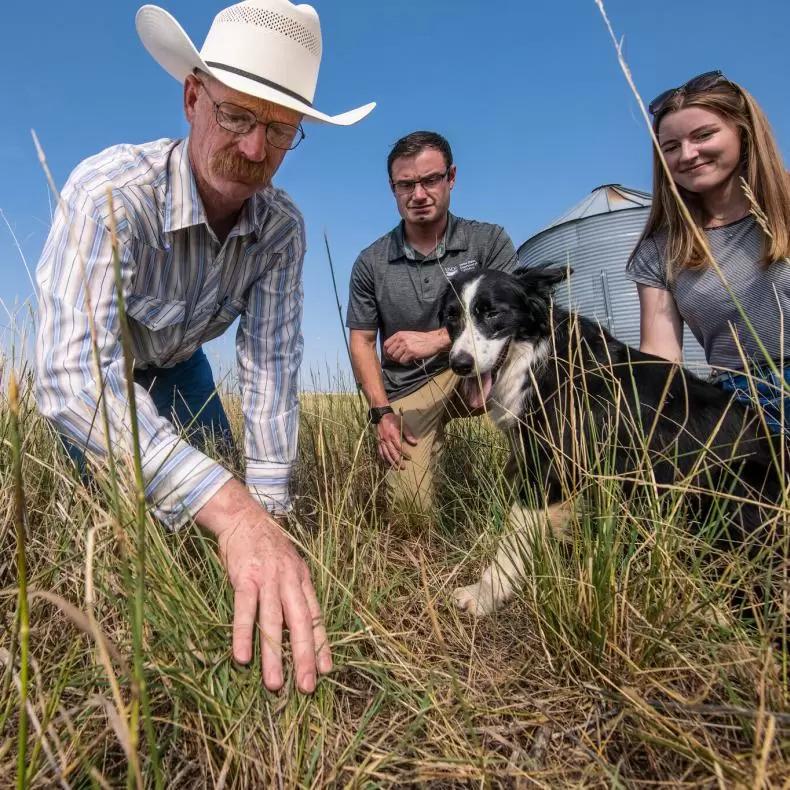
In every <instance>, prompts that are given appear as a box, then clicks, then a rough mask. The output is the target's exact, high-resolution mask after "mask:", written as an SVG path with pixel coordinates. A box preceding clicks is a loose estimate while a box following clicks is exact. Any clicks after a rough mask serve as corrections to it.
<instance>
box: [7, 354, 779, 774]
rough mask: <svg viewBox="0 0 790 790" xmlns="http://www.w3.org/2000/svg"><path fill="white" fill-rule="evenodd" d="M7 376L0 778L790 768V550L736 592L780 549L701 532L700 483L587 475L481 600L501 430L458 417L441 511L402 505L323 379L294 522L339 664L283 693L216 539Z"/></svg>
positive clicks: (352, 408)
mask: <svg viewBox="0 0 790 790" xmlns="http://www.w3.org/2000/svg"><path fill="white" fill-rule="evenodd" d="M9 372H10V364H8V363H6V365H5V369H4V370H3V394H2V396H1V397H2V401H0V786H3V787H6V786H11V785H12V784H13V783H15V782H16V781H17V779H18V772H19V765H20V764H24V766H25V769H24V770H25V778H26V780H27V782H29V785H30V786H32V787H72V788H78V787H79V788H82V787H120V786H132V787H134V786H136V785H137V784H138V783H140V782H142V783H143V784H144V785H145V786H147V787H154V786H157V785H159V786H165V787H173V788H175V787H190V788H192V787H225V788H231V787H234V788H251V787H286V788H290V787H387V786H392V785H408V786H418V787H423V786H424V787H532V786H538V787H579V786H584V787H660V786H668V787H670V786H671V787H695V788H697V787H721V788H724V787H772V788H780V787H788V776H790V759H789V757H790V704H789V695H788V653H787V622H786V620H787V597H788V585H787V567H786V565H787V563H786V562H785V568H784V570H783V571H782V572H781V573H780V576H781V578H778V579H777V578H774V579H773V580H772V587H771V593H770V595H769V596H768V599H767V600H765V601H764V602H763V603H762V604H761V605H758V606H755V607H752V609H751V610H750V611H749V612H747V613H744V612H742V611H741V612H733V611H732V600H733V599H732V595H731V591H732V590H733V589H736V588H738V589H751V587H752V586H753V584H754V583H759V582H765V578H764V577H765V572H764V567H765V566H764V565H763V564H762V563H761V561H760V559H759V558H757V559H750V558H749V557H747V556H746V555H745V554H743V553H739V552H737V551H734V552H723V551H719V550H717V549H715V548H712V547H711V544H710V542H709V541H707V540H706V536H708V535H711V534H713V531H715V529H716V524H715V523H710V524H707V525H705V526H703V527H702V528H701V529H700V530H697V531H695V532H692V531H690V530H688V529H687V528H686V526H685V522H684V518H683V501H684V490H683V486H682V484H681V485H680V486H678V488H677V490H673V491H670V492H666V493H664V494H662V495H660V496H659V495H658V493H657V492H656V491H654V490H652V489H651V487H650V486H649V485H645V487H644V489H645V490H644V492H643V494H642V495H640V496H636V497H634V496H632V497H625V496H624V495H623V494H622V493H621V491H620V489H619V486H618V481H617V480H616V479H612V478H611V476H607V475H606V474H602V473H600V469H599V473H598V474H595V475H592V474H591V476H590V479H589V481H588V486H587V491H588V497H587V501H588V507H587V509H586V510H585V511H584V512H583V513H582V514H580V515H579V516H578V518H577V520H576V521H575V523H574V524H573V540H572V541H571V543H570V544H569V545H558V544H557V543H555V542H553V541H551V540H543V541H541V542H540V544H539V545H538V546H536V554H535V560H534V562H535V567H534V573H533V574H532V576H531V577H530V580H529V581H528V583H527V584H526V585H525V586H524V588H523V589H522V591H521V593H520V595H519V597H518V599H517V600H516V601H515V602H514V603H512V604H511V605H509V606H508V607H506V608H504V609H503V610H501V611H500V612H499V613H497V614H496V615H495V616H492V617H491V618H489V619H484V620H480V621H475V620H473V619H471V618H470V617H469V616H468V615H466V614H465V613H461V612H457V611H456V610H455V609H454V608H453V606H452V605H451V593H452V590H453V588H454V587H456V586H459V585H461V584H468V583H469V582H470V581H473V580H475V578H476V576H477V574H478V573H479V571H480V568H481V566H482V565H483V563H484V562H486V561H487V560H489V559H490V558H491V556H492V554H493V548H494V545H495V542H496V538H497V536H498V535H499V534H500V532H501V528H502V521H503V514H504V513H505V512H506V511H507V507H508V496H509V494H508V481H506V480H504V479H503V476H502V472H501V469H502V461H503V459H504V456H505V446H504V440H503V438H502V436H501V435H500V434H498V433H497V432H496V431H495V430H494V429H493V427H492V426H491V425H490V424H489V423H488V422H487V421H485V420H483V419H478V420H466V421H456V422H454V423H452V424H451V428H450V435H449V442H448V447H447V451H446V454H445V458H444V459H443V467H442V468H443V470H444V473H443V477H442V498H441V504H440V505H439V506H438V507H437V509H436V511H435V512H433V513H431V514H428V515H427V516H420V515H417V514H409V513H403V512H395V513H393V512H389V511H388V510H387V508H386V507H385V506H384V502H383V496H382V491H381V472H380V469H379V467H378V465H377V463H376V461H375V453H374V447H373V443H372V437H371V434H370V433H369V432H368V431H366V428H365V417H364V410H363V408H362V406H361V403H360V401H359V399H358V398H357V397H356V395H355V394H353V393H347V394H339V395H331V394H323V395H322V394H311V393H306V394H305V395H304V397H303V401H302V423H301V433H300V444H299V463H298V470H297V472H296V476H295V480H294V490H295V491H296V492H297V493H298V499H297V504H296V508H295V512H294V514H293V518H292V519H291V522H290V529H291V532H292V534H293V537H294V539H295V540H296V541H297V542H298V543H299V545H300V546H301V549H302V551H303V553H304V555H305V556H306V557H307V558H308V562H309V565H310V567H311V569H312V572H313V578H314V580H315V583H316V587H317V590H318V595H319V598H320V600H321V602H322V605H323V608H324V613H325V619H326V623H327V628H328V631H329V634H330V638H331V642H332V648H333V655H334V662H335V668H334V670H333V672H332V673H331V674H330V675H329V676H327V677H326V678H324V679H323V680H322V681H321V682H320V684H319V687H318V689H317V691H316V693H315V694H314V695H313V696H312V697H303V696H300V695H298V694H297V693H296V692H295V691H294V688H293V683H292V682H291V679H290V678H288V679H287V682H286V688H285V690H284V691H283V692H282V693H279V694H271V693H269V692H267V691H266V690H265V689H263V687H262V684H261V680H260V671H259V667H258V665H257V664H254V663H253V664H252V665H251V666H250V667H249V668H243V667H239V666H236V665H234V663H233V661H232V660H231V657H230V638H229V634H230V625H229V624H230V621H231V603H232V595H231V593H230V589H229V586H228V585H227V583H226V580H225V576H224V572H223V570H222V568H221V566H220V564H219V562H218V560H217V558H216V554H215V547H214V545H213V544H212V541H211V540H210V539H209V538H207V537H205V536H204V535H202V534H201V533H200V531H199V530H197V528H195V527H192V528H186V529H185V530H183V531H181V532H179V533H175V534H168V533H166V532H165V531H164V530H163V529H162V528H161V526H160V525H159V524H158V523H156V522H155V521H154V520H153V519H151V518H150V516H148V515H146V516H145V517H144V518H142V519H139V518H138V516H137V511H136V505H135V502H136V498H135V489H134V485H133V484H132V483H129V484H126V483H123V484H122V485H121V489H120V490H119V491H117V492H114V491H113V487H112V484H111V478H110V476H109V474H108V473H107V472H106V471H102V470H99V471H97V473H96V482H95V485H93V486H92V487H85V486H83V485H81V484H79V483H76V482H75V480H74V476H73V474H72V473H71V471H70V469H69V467H68V465H67V464H66V462H65V457H64V456H63V454H62V451H61V450H60V448H59V445H58V444H57V442H56V441H55V439H54V436H53V434H52V432H51V430H50V428H49V427H48V426H47V425H46V423H45V422H44V421H43V420H42V418H41V417H40V416H39V415H38V414H37V412H36V410H35V407H34V403H33V399H32V397H31V391H30V380H29V377H28V376H27V375H26V374H25V371H24V370H22V371H21V372H20V378H21V386H20V394H19V398H18V405H17V406H16V407H15V409H16V411H18V425H19V444H17V443H16V440H15V438H14V433H13V428H14V420H13V419H12V417H13V414H12V408H11V407H12V406H13V405H14V404H13V403H10V402H9V398H8V389H7V383H8V379H9V375H8V374H9ZM226 403H227V407H228V411H229V414H230V415H231V419H232V422H233V424H234V429H235V430H236V431H237V432H240V429H241V414H240V406H239V401H238V398H237V397H236V396H235V395H232V394H231V395H228V396H227V397H226ZM18 462H19V463H18ZM226 462H227V463H229V464H231V465H233V466H235V467H236V468H239V459H238V458H231V459H226ZM17 468H18V469H19V471H20V472H21V477H19V478H16V480H19V479H21V487H20V485H19V483H18V482H15V469H17ZM124 479H128V480H133V479H134V476H133V475H132V474H131V473H129V474H127V475H125V476H124ZM20 494H23V495H24V496H23V499H24V501H22V497H21V496H20ZM786 505H787V503H786V502H784V503H779V508H778V510H777V514H776V520H777V522H778V521H781V520H783V519H784V518H785V516H786V515H787V509H786ZM22 511H24V522H25V523H24V526H25V534H24V549H25V558H24V559H25V561H26V568H23V567H22V566H21V565H20V561H21V559H22V557H21V555H20V553H19V546H18V543H19V541H20V540H21V539H22V537H23V536H22V534H21V531H20V530H19V529H18V527H19V524H18V518H17V515H16V514H19V513H21V512H22ZM713 521H714V522H715V518H714V520H713ZM785 540H786V538H785ZM141 548H143V549H144V551H145V556H144V562H142V563H141V562H138V558H139V552H140V550H141ZM782 550H783V552H784V557H785V560H786V558H787V546H786V545H785V546H784V547H783V549H782ZM141 570H144V578H143V577H141ZM23 577H24V578H23ZM141 582H144V583H141ZM23 583H26V588H27V596H26V600H27V601H28V602H29V613H26V612H25V611H24V610H22V611H20V606H19V603H18V602H19V587H20V584H23ZM138 605H139V608H137V606H138ZM20 626H21V627H20ZM28 627H29V632H27V631H26V629H27V628H28ZM28 636H29V640H28V638H27V637H28ZM28 641H29V656H26V655H25V649H26V644H27V642H28ZM26 666H27V667H29V670H26V668H25V667H26ZM141 681H142V683H141ZM23 694H24V697H25V698H26V700H27V702H26V706H25V711H26V716H24V719H25V721H24V723H23V722H22V718H21V717H20V700H21V699H22V695H23ZM20 725H23V727H26V730H27V737H26V739H25V744H24V746H25V748H24V749H23V748H22V746H23V744H21V743H20ZM22 731H23V732H24V729H23V730H22ZM152 744H155V746H156V748H155V749H154V750H152V748H151V745H152Z"/></svg>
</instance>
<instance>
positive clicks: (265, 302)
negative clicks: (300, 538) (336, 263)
mask: <svg viewBox="0 0 790 790" xmlns="http://www.w3.org/2000/svg"><path fill="white" fill-rule="evenodd" d="M304 254H305V241H304V224H303V222H302V220H301V216H299V217H298V221H296V222H295V227H294V231H293V234H292V236H291V239H290V241H289V243H288V244H287V246H286V248H285V250H284V251H283V253H281V255H280V259H279V262H278V263H276V264H275V265H273V266H271V267H270V268H268V269H266V270H265V271H264V273H263V274H262V275H261V277H260V278H258V280H256V281H255V283H254V284H253V286H252V288H251V290H250V298H249V301H248V305H247V312H246V313H245V314H244V315H243V316H242V319H241V322H240V324H239V330H238V333H237V335H236V352H237V358H238V364H239V378H240V382H241V388H242V408H243V411H244V425H245V449H246V456H247V468H246V479H247V487H248V489H249V491H250V493H251V495H252V496H253V497H255V499H257V500H258V501H259V502H260V503H261V504H262V505H263V506H264V507H265V508H266V509H267V510H269V511H270V512H273V513H280V512H285V511H287V510H289V509H290V507H291V499H290V494H289V483H290V478H291V471H292V468H293V464H294V461H295V460H296V447H297V439H298V435H299V399H298V384H299V366H300V365H301V362H302V351H303V347H304V343H303V339H302V331H301V324H302V306H303V301H304V296H303V287H302V268H303V264H304Z"/></svg>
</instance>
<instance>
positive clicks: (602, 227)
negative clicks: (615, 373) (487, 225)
mask: <svg viewBox="0 0 790 790" xmlns="http://www.w3.org/2000/svg"><path fill="white" fill-rule="evenodd" d="M649 212H650V209H649V207H642V208H633V209H623V210H620V211H611V212H608V213H605V214H597V215H595V216H591V217H585V218H584V219H579V220H573V221H571V222H566V223H564V224H562V225H556V226H554V227H550V228H548V229H547V230H544V231H542V232H541V233H538V234H537V235H535V236H533V237H532V238H531V239H528V240H527V241H525V242H524V243H523V244H522V245H521V247H519V250H518V257H519V261H520V262H521V264H522V265H523V266H539V265H542V264H544V263H547V262H553V263H556V264H559V265H563V266H565V265H568V264H570V266H571V268H572V269H573V276H572V277H571V279H570V281H569V282H567V281H566V282H565V283H562V284H560V285H559V286H558V287H557V292H556V297H555V298H556V300H557V303H558V304H560V305H562V306H563V307H569V306H570V307H571V309H574V310H577V311H578V312H579V313H581V314H582V315H585V316H587V317H588V318H592V319H593V320H597V321H600V322H601V324H602V325H603V326H604V327H606V328H607V329H608V330H609V331H610V332H611V333H612V334H613V335H614V336H615V337H617V338H618V339H619V340H622V341H623V342H624V343H628V344H629V345H632V346H635V347H637V348H638V347H639V298H638V296H637V293H636V285H635V284H634V283H633V282H632V281H631V280H629V279H628V278H627V277H626V276H625V264H626V262H627V261H628V256H629V255H630V254H631V251H632V250H633V249H634V247H635V246H636V243H637V241H638V240H639V236H640V235H641V233H642V229H643V228H644V226H645V222H647V216H648V214H649ZM683 353H684V360H685V364H686V365H687V366H688V367H689V368H691V369H692V370H694V371H696V372H697V373H699V374H701V375H706V374H707V372H708V366H707V365H706V363H705V354H704V352H703V350H702V347H701V346H700V345H699V343H697V341H696V339H695V337H694V335H692V334H691V332H690V331H689V329H688V327H686V328H685V330H684V337H683Z"/></svg>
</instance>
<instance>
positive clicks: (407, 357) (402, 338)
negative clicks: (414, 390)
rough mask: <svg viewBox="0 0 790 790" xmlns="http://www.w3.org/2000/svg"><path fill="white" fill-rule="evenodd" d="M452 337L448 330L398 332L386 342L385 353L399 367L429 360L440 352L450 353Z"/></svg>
mask: <svg viewBox="0 0 790 790" xmlns="http://www.w3.org/2000/svg"><path fill="white" fill-rule="evenodd" d="M449 349H450V336H449V335H448V334H447V330H446V329H435V330H433V331H432V332H406V331H402V332H396V333H395V334H394V335H390V336H389V337H388V338H387V339H386V340H385V341H384V353H385V354H386V355H387V356H388V357H389V358H390V359H392V360H394V361H395V362H397V363H398V364H399V365H405V364H406V363H407V362H414V360H415V359H427V358H428V357H432V356H433V355H434V354H438V353H439V352H440V351H449Z"/></svg>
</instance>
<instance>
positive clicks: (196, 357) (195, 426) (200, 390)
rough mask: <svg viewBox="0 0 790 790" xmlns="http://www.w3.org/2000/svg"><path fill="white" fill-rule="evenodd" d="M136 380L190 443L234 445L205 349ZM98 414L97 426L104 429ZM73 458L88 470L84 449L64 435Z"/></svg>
mask: <svg viewBox="0 0 790 790" xmlns="http://www.w3.org/2000/svg"><path fill="white" fill-rule="evenodd" d="M134 381H135V383H136V384H139V385H140V386H141V387H143V388H144V389H145V390H147V391H148V393H149V395H150V396H151V400H153V402H154V405H155V406H156V410H157V412H159V415H160V416H161V417H164V418H165V419H167V420H170V422H172V423H173V425H174V426H175V427H176V428H177V429H180V428H183V429H184V430H185V431H186V435H187V439H188V440H189V443H190V444H192V445H193V446H195V447H197V448H198V449H199V450H203V449H205V447H206V444H207V442H209V441H212V442H213V443H214V444H215V445H216V446H220V447H221V448H222V449H223V450H225V451H230V450H232V449H233V446H234V443H233V435H232V433H231V430H230V423H229V422H228V416H227V415H226V414H225V409H224V408H223V406H222V402H221V401H220V399H219V395H218V394H217V392H216V385H215V384H214V375H213V374H212V372H211V365H209V362H208V359H206V355H205V354H204V353H203V349H202V348H199V349H198V350H197V351H196V352H195V353H194V354H193V355H192V356H191V357H190V358H189V359H187V360H184V361H183V362H179V363H178V364H176V365H173V367H170V368H156V367H149V368H146V369H145V370H137V371H135V374H134ZM100 426H101V420H100V418H99V417H98V416H97V420H96V423H95V427H94V430H97V429H99V430H101V428H100ZM62 439H63V443H64V445H65V447H66V451H67V452H68V454H69V456H70V457H71V459H72V460H73V461H74V463H75V464H76V466H77V469H78V470H79V472H80V474H82V475H84V473H85V468H86V466H85V451H84V448H83V447H79V446H78V445H76V444H75V443H74V441H73V440H72V439H67V438H65V437H62Z"/></svg>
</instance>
